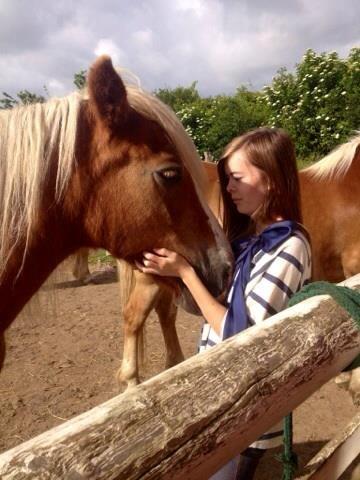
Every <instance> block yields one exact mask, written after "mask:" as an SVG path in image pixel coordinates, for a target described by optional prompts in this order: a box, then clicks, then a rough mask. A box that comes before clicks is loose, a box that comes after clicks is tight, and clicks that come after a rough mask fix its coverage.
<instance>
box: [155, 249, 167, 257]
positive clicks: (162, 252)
mask: <svg viewBox="0 0 360 480" xmlns="http://www.w3.org/2000/svg"><path fill="white" fill-rule="evenodd" d="M154 252H155V253H156V254H157V255H161V256H162V257H167V256H169V253H171V252H170V250H168V249H167V248H154Z"/></svg>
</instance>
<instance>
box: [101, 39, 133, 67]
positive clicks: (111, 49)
mask: <svg viewBox="0 0 360 480" xmlns="http://www.w3.org/2000/svg"><path fill="white" fill-rule="evenodd" d="M94 54H95V55H96V56H100V55H109V56H110V57H111V58H112V61H113V63H114V64H115V65H124V64H125V63H126V54H125V53H124V52H123V51H122V50H121V49H120V48H119V47H118V46H117V45H116V43H115V42H114V41H113V40H111V39H110V38H101V39H100V40H99V41H98V42H97V45H96V47H95V49H94Z"/></svg>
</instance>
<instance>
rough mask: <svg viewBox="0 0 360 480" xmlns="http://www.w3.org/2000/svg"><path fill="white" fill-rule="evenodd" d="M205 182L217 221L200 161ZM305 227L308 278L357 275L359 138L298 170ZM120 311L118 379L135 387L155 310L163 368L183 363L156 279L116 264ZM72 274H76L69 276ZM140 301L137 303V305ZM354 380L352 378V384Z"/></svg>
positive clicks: (168, 301) (214, 183) (215, 194)
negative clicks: (144, 334) (143, 334)
mask: <svg viewBox="0 0 360 480" xmlns="http://www.w3.org/2000/svg"><path fill="white" fill-rule="evenodd" d="M203 166H204V168H205V171H206V174H207V176H208V178H209V181H210V186H209V189H208V191H207V199H208V202H209V205H210V207H211V208H212V210H213V212H214V213H215V215H216V216H217V217H218V218H220V217H221V213H220V186H219V182H218V177H217V169H216V165H215V164H213V163H207V162H203ZM299 176H300V187H301V200H302V211H303V218H304V224H305V225H306V227H307V229H308V231H309V233H310V236H311V240H312V247H313V272H314V274H313V279H314V280H327V281H331V282H340V281H341V280H343V279H344V278H347V277H350V276H352V275H355V274H356V273H359V272H360V135H358V136H357V137H355V138H353V139H352V140H351V141H349V142H347V143H346V144H344V145H341V146H340V147H338V148H337V149H336V150H334V151H333V152H331V153H330V154H329V155H328V156H326V157H325V158H323V159H322V160H321V161H319V162H317V163H315V164H314V165H312V166H311V167H309V168H306V169H304V170H301V171H300V175H299ZM77 262H78V263H77V269H78V270H77V278H80V277H79V274H80V271H81V269H82V270H83V278H84V276H85V274H86V273H87V272H88V270H87V268H88V267H87V251H83V252H79V255H78V258H77ZM119 272H120V274H119V277H120V289H121V290H122V291H123V292H124V291H125V292H126V290H127V289H128V286H129V285H130V284H131V288H130V292H131V294H130V293H129V292H127V293H125V295H122V304H123V305H126V306H125V308H124V355H123V363H122V367H121V370H120V372H119V379H120V380H123V381H125V382H127V383H128V385H132V384H136V383H137V382H138V381H139V379H138V359H137V341H136V337H137V335H138V332H140V331H141V328H142V326H143V324H144V322H145V320H146V317H147V316H148V314H149V312H150V311H151V309H153V308H154V309H155V310H156V312H157V314H158V317H159V320H160V325H161V328H162V331H163V334H164V338H165V344H166V351H167V358H166V366H167V367H169V366H172V365H174V364H175V363H177V362H179V361H181V360H182V359H183V354H182V351H181V348H180V345H179V341H178V337H177V334H176V330H175V319H176V310H177V309H176V307H175V304H174V294H173V292H172V291H169V290H166V289H164V288H163V287H161V286H160V285H159V284H157V283H155V282H154V280H155V277H151V276H147V275H144V274H142V273H140V272H139V271H133V270H132V268H131V267H129V266H127V265H126V264H124V263H123V262H120V263H119ZM74 273H75V272H74ZM139 299H141V301H140V300H139ZM354 380H355V379H354Z"/></svg>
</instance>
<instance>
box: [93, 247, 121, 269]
mask: <svg viewBox="0 0 360 480" xmlns="http://www.w3.org/2000/svg"><path fill="white" fill-rule="evenodd" d="M89 263H90V264H94V263H100V264H104V265H115V263H116V259H115V258H114V257H113V256H112V255H110V254H109V253H108V252H107V251H106V250H103V249H100V250H92V251H91V253H90V255H89Z"/></svg>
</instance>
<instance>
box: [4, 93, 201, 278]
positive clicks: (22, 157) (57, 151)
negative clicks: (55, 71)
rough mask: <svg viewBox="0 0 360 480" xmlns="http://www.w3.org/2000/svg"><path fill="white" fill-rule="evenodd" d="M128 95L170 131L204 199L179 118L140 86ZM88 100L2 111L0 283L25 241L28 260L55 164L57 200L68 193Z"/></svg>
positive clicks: (196, 161) (72, 98) (76, 97)
mask: <svg viewBox="0 0 360 480" xmlns="http://www.w3.org/2000/svg"><path fill="white" fill-rule="evenodd" d="M126 90H127V94H128V101H129V103H130V105H131V106H132V107H133V108H134V109H135V110H136V111H138V112H139V113H140V114H142V115H144V116H146V117H147V118H149V119H151V120H154V121H155V122H157V123H158V124H159V125H160V126H162V127H163V128H164V130H165V131H166V132H167V134H168V136H169V138H170V139H171V141H172V142H173V143H174V145H175V147H176V149H177V151H178V154H179V156H180V157H181V159H182V161H183V163H184V165H185V167H186V168H187V170H188V171H189V173H190V175H191V176H192V178H193V180H194V183H195V186H196V188H197V190H198V193H199V194H201V192H203V191H204V188H205V185H206V177H205V174H204V172H203V169H202V166H201V160H200V157H199V156H198V153H197V151H196V148H195V146H194V144H193V141H192V140H191V138H190V137H189V135H188V134H187V132H186V131H185V129H184V127H183V126H182V124H181V122H180V121H179V120H178V118H177V117H176V115H175V113H174V112H173V111H172V110H171V109H170V108H168V107H167V106H166V105H165V104H164V103H162V102H161V101H160V100H159V99H158V98H156V97H155V96H153V95H150V94H149V93H147V92H145V91H144V90H142V89H141V88H140V86H135V85H130V84H128V85H126ZM85 99H87V94H86V92H76V93H73V94H71V95H69V96H67V97H64V98H61V99H52V100H49V101H48V102H46V103H44V104H32V105H26V106H21V107H16V108H14V109H12V110H3V111H1V112H0V278H1V275H2V273H3V272H4V270H5V267H6V264H7V261H8V259H9V257H10V255H11V253H12V251H13V249H14V248H15V246H16V245H17V244H18V242H19V241H20V239H21V241H23V239H24V238H25V242H26V243H25V252H24V257H25V253H26V250H27V247H28V245H29V242H30V239H31V232H32V229H33V225H34V224H35V222H36V219H37V217H38V209H39V204H40V200H41V194H42V191H43V186H44V184H45V181H46V178H47V175H48V172H49V169H50V167H51V165H52V164H53V162H56V164H57V169H56V172H57V173H56V195H55V201H59V200H60V199H61V196H62V194H63V193H64V189H65V187H66V185H67V182H68V180H69V178H70V175H71V172H72V169H73V166H74V163H75V160H76V159H75V156H74V153H75V152H74V149H75V140H76V133H77V123H78V114H79V109H80V104H81V102H82V100H85Z"/></svg>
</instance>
